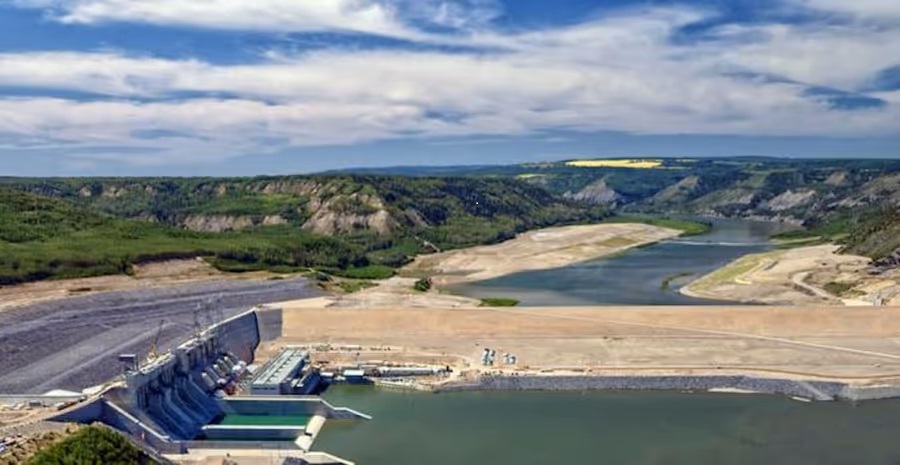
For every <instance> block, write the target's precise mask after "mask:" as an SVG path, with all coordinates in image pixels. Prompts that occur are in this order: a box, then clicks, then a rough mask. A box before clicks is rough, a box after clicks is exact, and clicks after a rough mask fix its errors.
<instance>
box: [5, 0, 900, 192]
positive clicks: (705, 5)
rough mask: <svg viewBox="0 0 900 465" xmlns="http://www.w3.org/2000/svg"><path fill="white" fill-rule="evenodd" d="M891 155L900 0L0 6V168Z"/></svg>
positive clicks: (260, 168)
mask: <svg viewBox="0 0 900 465" xmlns="http://www.w3.org/2000/svg"><path fill="white" fill-rule="evenodd" d="M738 155H768V156H788V157H797V158H801V157H844V158H897V157H900V1H898V0H683V1H676V0H653V1H650V0H640V1H639V0H553V1H551V0H252V1H250V0H152V1H149V0H0V175H24V176H60V175H67V176H68V175H256V174H284V173H304V172H314V171H321V170H327V169H335V168H347V167H356V166H394V165H412V164H427V165H455V164H500V163H516V162H524V161H542V160H558V159H571V158H584V157H590V158H601V157H649V156H653V157H656V156H673V157H690V156H698V157H699V156H738Z"/></svg>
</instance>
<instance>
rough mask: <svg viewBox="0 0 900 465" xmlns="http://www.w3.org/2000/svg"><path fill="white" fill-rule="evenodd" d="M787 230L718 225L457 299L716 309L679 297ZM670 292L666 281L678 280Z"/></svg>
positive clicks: (462, 290)
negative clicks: (694, 282)
mask: <svg viewBox="0 0 900 465" xmlns="http://www.w3.org/2000/svg"><path fill="white" fill-rule="evenodd" d="M783 229H784V227H783V226H780V225H777V224H773V223H763V222H753V221H739V220H713V229H712V231H711V232H710V233H708V234H705V235H702V236H694V237H689V238H677V239H672V240H669V241H665V242H660V243H657V244H653V245H650V246H647V247H643V248H639V249H632V250H630V251H628V252H626V253H624V254H622V255H618V256H615V257H611V258H606V259H601V260H596V261H592V262H587V263H581V264H578V265H573V266H568V267H565V268H557V269H552V270H541V271H531V272H525V273H518V274H513V275H509V276H504V277H500V278H497V279H492V280H488V281H481V282H477V283H471V284H466V285H461V286H456V287H454V288H452V290H453V292H456V293H458V294H462V295H466V296H470V297H476V298H485V297H512V298H516V299H518V300H521V301H522V305H525V306H542V305H598V304H624V305H713V304H718V303H724V302H716V301H712V300H705V299H694V298H691V297H687V296H683V295H681V294H679V293H678V289H679V288H680V287H681V286H683V285H685V284H687V283H688V282H690V281H692V280H693V279H696V278H698V277H700V276H703V275H705V274H707V273H709V272H711V271H713V270H715V269H717V268H719V267H721V266H723V265H725V264H727V263H729V262H731V261H732V260H735V259H737V258H738V257H741V256H742V255H745V254H748V253H756V252H762V251H765V250H768V249H770V248H771V244H770V243H769V237H770V236H771V235H772V234H774V233H776V232H779V231H781V230H783ZM676 276H677V278H676V279H673V280H672V281H671V285H670V286H668V288H667V289H663V286H662V284H663V281H665V280H666V279H667V278H672V277H676Z"/></svg>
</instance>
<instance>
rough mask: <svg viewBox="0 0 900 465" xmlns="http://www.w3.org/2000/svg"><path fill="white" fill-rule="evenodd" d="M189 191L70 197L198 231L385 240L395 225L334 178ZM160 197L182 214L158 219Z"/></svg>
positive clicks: (133, 190) (134, 185)
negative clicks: (263, 230)
mask: <svg viewBox="0 0 900 465" xmlns="http://www.w3.org/2000/svg"><path fill="white" fill-rule="evenodd" d="M189 187H190V189H191V190H190V191H188V192H175V193H173V192H171V191H165V190H163V189H161V188H160V187H159V186H156V185H154V184H150V183H146V184H145V183H140V182H121V181H114V182H112V181H111V182H106V183H102V184H93V185H86V186H82V187H80V188H79V189H77V190H76V193H77V195H78V196H80V197H81V198H83V199H92V200H94V199H97V200H100V199H110V200H112V199H115V200H118V201H123V202H127V201H129V200H133V201H134V202H135V203H140V205H146V207H145V208H137V209H135V210H134V211H133V212H129V213H130V214H127V215H126V216H128V217H130V218H132V219H137V220H141V221H148V222H153V223H166V224H170V225H174V226H180V227H183V228H185V229H189V230H191V231H198V232H214V233H220V232H227V231H240V230H245V229H249V228H256V227H268V226H282V227H284V226H291V225H293V226H296V227H297V228H300V229H303V230H306V231H310V232H314V233H318V234H325V235H344V234H352V233H356V232H361V231H364V232H374V233H377V234H380V235H387V234H390V233H392V232H393V231H394V230H395V228H396V227H397V225H398V221H397V219H396V218H394V216H393V215H392V214H391V213H390V211H389V209H388V208H387V206H386V205H385V202H384V199H382V198H381V197H380V196H378V195H377V194H375V193H374V192H372V191H370V190H368V189H365V188H363V189H361V190H360V188H359V186H348V184H347V183H346V182H343V181H342V180H340V179H338V180H329V179H325V180H321V181H320V180H315V179H282V180H259V181H250V182H225V181H216V182H213V183H197V184H196V185H194V186H189ZM180 189H186V187H184V186H181V187H180ZM166 195H168V196H172V195H180V196H182V197H184V198H185V201H184V202H183V203H184V204H185V205H184V206H185V208H184V210H183V211H174V212H164V213H163V214H159V212H158V211H157V210H159V209H158V208H155V207H154V204H157V203H158V202H160V200H161V198H162V196H166ZM247 199H252V200H253V202H254V203H252V204H249V206H248V205H247V204H244V203H241V202H245V201H246V200H247ZM401 216H403V215H401ZM405 216H407V217H408V218H409V219H410V221H412V222H413V223H415V224H416V225H427V223H426V222H425V221H424V220H423V219H422V217H421V215H420V214H419V213H418V212H416V211H411V212H408V214H406V215H405Z"/></svg>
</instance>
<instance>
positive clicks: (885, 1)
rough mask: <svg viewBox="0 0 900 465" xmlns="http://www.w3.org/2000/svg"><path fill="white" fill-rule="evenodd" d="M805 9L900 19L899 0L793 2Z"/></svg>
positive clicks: (802, 0)
mask: <svg viewBox="0 0 900 465" xmlns="http://www.w3.org/2000/svg"><path fill="white" fill-rule="evenodd" d="M792 1H793V2H794V3H795V4H797V5H800V6H802V7H805V8H809V9H813V10H819V11H823V12H828V13H839V14H847V15H853V16H857V17H862V18H869V19H887V18H894V19H898V18H900V2H898V1H897V0H792Z"/></svg>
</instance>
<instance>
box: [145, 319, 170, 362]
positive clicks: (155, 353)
mask: <svg viewBox="0 0 900 465" xmlns="http://www.w3.org/2000/svg"><path fill="white" fill-rule="evenodd" d="M165 323H166V320H165V319H163V320H159V327H157V328H156V336H155V337H154V338H153V343H152V344H150V351H149V352H147V360H148V361H153V360H156V358H157V357H159V337H160V336H161V335H162V329H163V325H164V324H165Z"/></svg>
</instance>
